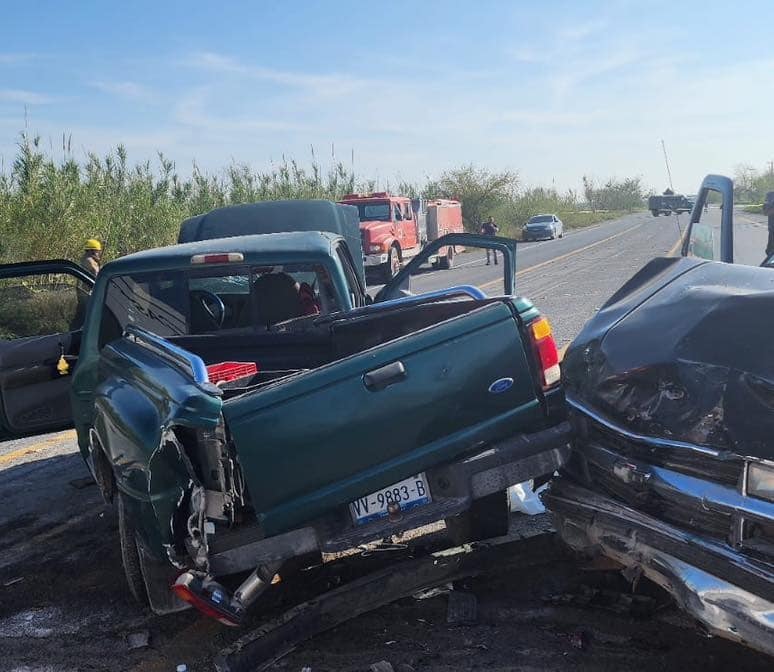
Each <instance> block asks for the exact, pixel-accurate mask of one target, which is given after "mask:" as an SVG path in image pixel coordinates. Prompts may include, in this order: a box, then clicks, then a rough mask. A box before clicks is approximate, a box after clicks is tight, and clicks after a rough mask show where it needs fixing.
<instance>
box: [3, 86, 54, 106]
mask: <svg viewBox="0 0 774 672" xmlns="http://www.w3.org/2000/svg"><path fill="white" fill-rule="evenodd" d="M55 100H56V98H54V97H53V96H49V95H47V94H45V93H37V92H35V91H27V90H25V89H0V102H2V103H20V104H23V105H47V104H49V103H53V102H54V101H55Z"/></svg>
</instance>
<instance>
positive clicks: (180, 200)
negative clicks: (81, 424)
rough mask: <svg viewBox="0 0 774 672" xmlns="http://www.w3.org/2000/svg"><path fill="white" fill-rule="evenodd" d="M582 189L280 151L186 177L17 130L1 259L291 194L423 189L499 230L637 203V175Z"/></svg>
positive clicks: (514, 176) (161, 241)
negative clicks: (379, 169) (397, 169)
mask: <svg viewBox="0 0 774 672" xmlns="http://www.w3.org/2000/svg"><path fill="white" fill-rule="evenodd" d="M583 185H584V188H583V192H582V193H579V192H576V191H573V190H568V191H566V192H559V191H557V190H556V189H553V188H545V187H526V186H523V185H522V183H521V181H520V178H519V175H518V173H516V172H512V171H500V172H497V171H490V170H487V169H483V168H477V167H474V166H472V165H468V166H462V167H460V168H456V169H452V170H448V171H446V172H444V173H442V174H441V175H440V176H439V177H438V178H436V179H430V180H428V181H427V182H426V183H425V184H412V183H405V182H396V183H394V184H384V183H381V184H378V183H377V182H376V181H375V180H373V179H368V178H363V177H361V176H359V175H356V174H355V173H354V172H353V171H352V170H350V169H349V168H347V167H346V166H344V165H343V164H341V163H336V164H334V165H332V166H330V167H328V168H323V167H321V165H320V164H319V163H317V162H316V161H314V160H313V161H312V162H311V163H310V164H309V165H307V166H302V165H300V164H299V163H297V162H296V161H294V160H283V161H282V162H281V163H279V164H275V165H273V166H272V167H270V168H268V169H266V170H254V169H252V168H250V167H249V166H246V165H242V164H231V165H229V166H228V167H226V168H224V169H223V170H221V171H219V172H217V173H208V172H205V171H202V170H201V169H200V168H199V167H198V166H197V165H194V166H193V167H192V169H191V171H190V174H188V175H186V176H183V175H182V174H181V173H180V172H178V169H177V167H176V165H175V163H174V162H173V161H171V160H170V159H168V158H167V157H165V156H163V155H162V154H159V155H158V156H157V157H156V158H155V160H154V161H150V160H144V161H140V162H132V161H130V160H129V157H128V156H127V152H126V149H125V148H124V147H122V146H121V145H119V146H118V147H117V148H116V149H115V150H114V151H112V152H110V153H109V154H107V155H105V156H99V155H97V154H95V153H88V154H86V155H85V157H83V159H82V160H78V159H77V158H76V157H75V156H74V154H73V152H72V151H71V147H70V141H69V139H67V138H63V142H62V158H55V156H54V152H53V151H51V150H46V149H44V147H43V145H42V143H41V141H40V139H39V138H37V137H30V136H28V135H26V134H22V135H21V136H20V140H19V143H18V151H17V153H16V156H15V157H14V159H13V161H11V162H10V164H6V167H5V169H4V170H3V171H2V172H0V262H4V263H7V262H12V261H25V260H31V259H41V258H62V257H64V258H70V259H77V258H78V257H79V256H80V254H81V251H82V246H83V242H84V241H85V240H86V239H87V238H92V237H96V238H99V239H100V240H102V241H104V243H105V253H104V259H106V260H107V259H111V258H115V257H118V256H122V255H125V254H128V253H130V252H133V251H136V250H139V249H146V248H150V247H156V246H159V245H167V244H170V243H173V242H174V241H175V239H176V236H177V231H178V228H179V225H180V222H181V221H182V220H183V219H185V218H186V217H189V216H191V215H194V214H199V213H202V212H206V211H208V210H212V209H213V208H217V207H220V206H224V205H231V204H237V203H246V202H255V201H263V200H276V199H288V198H324V199H331V200H337V199H339V198H341V197H342V196H343V195H344V194H347V193H352V192H363V193H366V192H370V191H375V190H377V188H378V189H380V190H384V189H388V190H392V191H393V192H395V193H405V194H407V195H414V196H415V195H422V196H424V197H426V198H441V197H443V198H458V199H460V200H461V201H462V203H463V217H464V219H465V224H466V227H468V229H469V230H475V229H476V227H477V223H478V222H481V221H483V220H484V219H485V218H486V217H488V216H490V215H492V216H494V217H495V219H496V221H497V222H498V224H499V225H500V231H501V234H502V235H509V236H513V237H518V235H519V234H520V231H521V226H522V224H523V223H524V222H525V221H526V220H527V219H528V218H529V217H530V216H532V215H534V214H538V213H542V212H550V213H556V214H558V215H559V216H560V217H561V218H562V220H563V221H564V222H565V224H566V226H568V227H570V228H572V227H576V226H587V225H589V224H594V223H596V222H600V221H603V220H605V219H610V218H613V217H616V216H618V215H619V214H620V213H621V212H626V211H629V212H630V211H632V210H637V209H642V208H643V207H644V206H643V198H644V196H645V194H644V190H643V187H642V185H641V183H640V180H639V178H630V179H626V180H622V181H619V180H615V179H611V180H608V181H607V182H605V183H601V184H596V183H595V182H594V181H593V180H591V179H589V178H587V177H584V178H583Z"/></svg>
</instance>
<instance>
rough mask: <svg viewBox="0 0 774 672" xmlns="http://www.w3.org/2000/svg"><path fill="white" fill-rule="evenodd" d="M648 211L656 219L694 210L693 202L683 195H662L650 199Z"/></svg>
mask: <svg viewBox="0 0 774 672" xmlns="http://www.w3.org/2000/svg"><path fill="white" fill-rule="evenodd" d="M648 210H650V213H651V214H652V215H653V216H654V217H658V216H659V215H671V214H672V213H673V212H676V213H677V214H678V215H679V214H681V213H683V212H690V211H691V210H693V201H691V200H689V199H688V198H686V197H685V196H683V195H682V194H660V195H658V196H651V197H650V198H648Z"/></svg>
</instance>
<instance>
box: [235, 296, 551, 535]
mask: <svg viewBox="0 0 774 672" xmlns="http://www.w3.org/2000/svg"><path fill="white" fill-rule="evenodd" d="M383 367H387V368H386V370H385V369H384V368H383ZM401 369H402V370H403V372H404V373H403V374H401V373H400V370H401ZM380 370H381V373H377V374H376V375H375V378H376V380H375V381H374V380H372V378H374V376H368V374H369V372H374V371H377V372H378V371H380ZM384 376H386V377H387V378H390V379H391V380H392V381H393V382H392V384H389V385H388V386H386V387H382V384H383V383H384V382H385V381H384V380H382V378H383V377H384ZM509 380H512V381H513V384H511V385H508V383H509ZM495 381H501V382H500V384H498V385H495V386H493V383H495ZM387 382H389V381H387ZM223 414H224V417H225V419H226V423H227V425H228V427H229V429H230V431H231V434H232V437H233V439H234V443H235V446H236V450H237V453H238V456H239V460H240V463H241V465H242V469H243V472H244V475H245V479H246V481H247V485H248V488H249V491H250V496H251V499H252V502H253V505H254V507H255V510H256V512H257V514H258V516H259V519H261V521H262V523H263V525H264V527H265V531H266V533H267V534H274V533H277V532H280V531H283V530H285V529H289V528H292V527H293V526H295V525H298V524H299V523H301V522H304V521H305V520H308V519H310V518H311V517H314V516H316V515H319V514H320V513H321V511H323V510H329V509H331V508H333V507H335V506H338V505H341V504H344V503H346V502H349V501H351V500H353V499H355V498H357V497H358V496H361V495H363V494H366V493H369V492H372V491H374V490H376V489H378V488H380V487H383V486H386V485H389V484H391V483H393V482H396V481H399V480H401V479H403V478H406V477H407V476H410V475H412V474H415V473H417V472H419V471H422V470H424V469H427V468H429V467H431V466H434V465H438V464H443V463H444V462H448V461H450V460H451V459H452V458H454V457H455V455H458V454H460V453H462V452H465V451H468V450H470V449H471V448H474V447H476V446H478V445H482V444H483V443H485V442H487V441H490V440H493V439H496V438H499V437H503V436H506V435H508V434H511V433H514V432H516V431H519V430H526V429H528V428H529V427H530V426H532V427H534V426H535V424H536V423H537V422H539V420H540V419H541V418H542V409H541V406H540V403H539V401H538V399H537V396H536V391H535V386H534V383H533V378H532V374H531V371H530V368H529V364H528V362H527V358H526V354H525V350H524V345H523V344H522V341H521V336H520V333H519V329H518V327H517V324H516V318H515V316H514V313H513V310H512V308H511V307H510V306H509V305H508V304H507V303H505V302H502V303H492V304H488V305H485V306H482V307H480V308H477V309H475V310H473V311H472V312H469V313H466V314H464V315H461V316H459V317H455V318H453V319H450V320H447V321H445V322H441V323H440V324H438V325H434V326H431V327H428V328H426V329H422V330H420V331H417V332H414V333H411V334H409V335H407V336H404V337H402V338H398V339H396V340H393V341H390V342H388V343H385V344H383V345H380V346H377V347H374V348H370V349H368V350H364V351H363V352H359V353H357V354H355V355H352V356H350V357H346V358H344V359H340V360H338V361H335V362H333V363H331V364H328V365H325V366H322V367H320V368H318V369H316V370H314V371H310V372H308V373H306V374H303V375H300V376H298V377H296V378H293V379H290V380H289V381H287V382H285V383H282V384H279V385H276V386H273V387H270V388H266V389H263V390H258V391H255V392H252V393H248V394H245V395H242V396H240V397H236V398H234V399H231V400H229V401H226V402H225V403H224V408H223Z"/></svg>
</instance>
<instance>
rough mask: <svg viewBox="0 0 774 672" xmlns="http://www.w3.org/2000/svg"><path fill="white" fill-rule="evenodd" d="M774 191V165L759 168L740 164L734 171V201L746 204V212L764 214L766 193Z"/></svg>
mask: <svg viewBox="0 0 774 672" xmlns="http://www.w3.org/2000/svg"><path fill="white" fill-rule="evenodd" d="M770 191H774V165H772V164H769V166H768V167H767V169H766V170H759V169H757V168H755V167H754V166H751V165H750V164H746V163H743V164H740V165H738V166H737V167H736V170H735V171H734V202H735V203H738V204H740V205H744V204H746V205H744V208H743V209H744V211H745V212H751V213H754V214H762V212H763V202H764V201H765V200H766V194H767V193H768V192H770Z"/></svg>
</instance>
